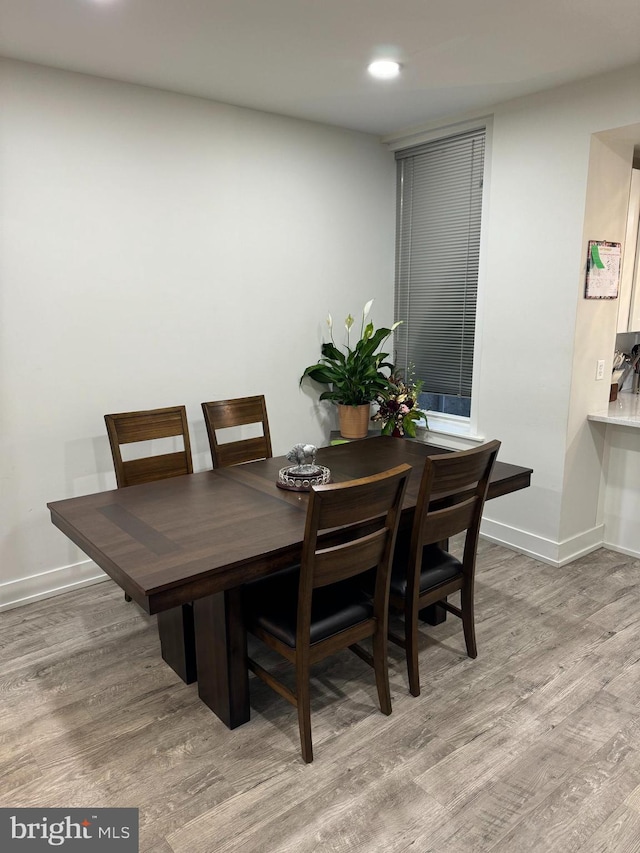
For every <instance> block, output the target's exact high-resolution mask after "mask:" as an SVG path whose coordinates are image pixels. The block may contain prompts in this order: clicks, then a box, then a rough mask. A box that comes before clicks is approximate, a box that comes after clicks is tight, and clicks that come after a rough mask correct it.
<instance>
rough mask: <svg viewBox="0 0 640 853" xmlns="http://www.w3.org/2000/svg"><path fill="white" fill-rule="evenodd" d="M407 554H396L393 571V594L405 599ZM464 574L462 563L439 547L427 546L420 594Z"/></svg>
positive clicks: (424, 553) (423, 557)
mask: <svg viewBox="0 0 640 853" xmlns="http://www.w3.org/2000/svg"><path fill="white" fill-rule="evenodd" d="M407 556H408V555H407V554H406V553H404V552H401V553H399V554H398V553H396V558H395V559H394V561H393V568H392V570H391V592H392V594H394V595H400V596H402V597H404V596H405V595H406V593H407ZM461 574H462V563H461V562H460V560H458V559H456V558H455V557H454V556H453V555H451V554H450V553H449V552H448V551H445V550H443V549H442V548H439V547H438V546H437V545H425V546H424V549H423V551H422V569H421V571H420V592H421V593H422V592H427V590H429V589H434V588H435V587H437V586H440V584H443V583H446V582H447V581H451V580H454V579H455V578H457V577H459V576H460V575H461Z"/></svg>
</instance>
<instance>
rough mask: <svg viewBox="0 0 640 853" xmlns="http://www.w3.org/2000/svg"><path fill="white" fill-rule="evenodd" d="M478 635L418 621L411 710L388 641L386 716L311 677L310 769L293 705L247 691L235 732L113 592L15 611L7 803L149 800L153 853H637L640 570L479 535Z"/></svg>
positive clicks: (7, 707) (144, 819)
mask: <svg viewBox="0 0 640 853" xmlns="http://www.w3.org/2000/svg"><path fill="white" fill-rule="evenodd" d="M477 621H478V624H477V632H478V649H479V656H478V658H477V660H475V661H472V660H469V659H468V658H467V657H466V656H465V654H464V643H463V638H462V631H461V625H460V623H459V621H458V620H457V619H455V618H452V617H449V619H448V620H447V622H446V624H444V625H440V626H437V627H435V628H432V627H428V626H425V627H424V629H423V631H422V651H421V655H420V669H421V673H420V677H421V683H422V695H421V696H420V697H419V698H412V697H411V696H410V695H409V693H408V688H407V678H406V672H405V665H404V659H403V657H402V654H403V653H402V651H401V650H400V649H398V648H397V647H394V646H391V647H390V652H389V654H390V664H391V687H392V699H393V714H392V715H391V716H390V717H384V716H383V715H382V714H380V712H379V711H378V710H377V704H376V690H375V684H374V679H373V672H372V670H370V669H369V668H368V667H367V666H366V664H364V663H363V662H362V661H360V660H359V659H358V658H356V657H355V656H353V655H351V654H350V653H349V652H345V653H343V654H341V655H337V656H336V657H334V658H331V659H329V660H328V661H326V662H325V663H324V665H320V666H319V667H318V668H317V670H316V671H315V678H314V680H313V686H312V724H313V737H314V752H315V761H314V763H313V764H311V765H309V766H305V765H304V764H303V763H302V760H301V758H300V753H299V741H298V728H297V721H296V716H295V711H294V709H293V708H291V707H290V706H289V705H288V704H287V703H286V702H284V701H283V700H282V699H280V698H279V697H278V696H277V695H276V694H275V693H273V692H271V691H270V690H269V689H268V688H267V687H266V686H265V685H263V684H262V683H261V682H259V681H258V680H257V679H253V678H252V680H251V690H252V693H251V697H252V698H251V707H252V719H251V722H250V723H248V724H247V725H245V726H242V727H241V728H239V729H236V730H235V731H233V732H230V731H228V730H227V729H226V728H225V727H224V725H223V724H222V723H221V722H219V721H218V720H217V718H215V717H214V716H213V715H212V714H211V712H210V711H209V710H208V709H207V708H206V707H205V706H204V705H202V704H201V703H200V701H199V700H198V696H197V689H196V686H195V685H191V686H185V685H184V684H183V683H182V682H181V681H180V680H179V679H178V678H177V676H176V675H175V674H174V673H173V672H172V671H171V670H170V669H169V668H168V667H167V666H166V665H165V664H164V663H163V662H162V660H161V658H160V654H159V643H158V639H157V633H156V630H155V624H154V620H153V619H152V618H150V617H148V616H146V615H144V614H143V613H142V612H141V611H140V610H139V609H138V608H137V607H136V606H135V605H134V604H127V603H125V601H124V599H123V596H122V592H121V590H120V589H118V587H116V586H115V585H114V584H112V583H111V582H110V581H109V582H107V583H102V584H98V585H96V586H93V587H89V588H86V589H83V590H80V591H77V592H74V593H69V594H67V595H64V596H59V597H57V598H54V599H49V600H48V601H43V602H39V603H36V604H32V605H29V606H27V607H23V608H19V609H16V610H13V611H9V612H6V613H4V614H2V615H1V616H0V623H1V626H2V628H1V631H0V649H1V651H0V805H2V806H14V807H21V806H60V807H72V806H78V807H80V806H85V807H86V806H94V807H101V806H135V807H139V809H140V824H141V837H140V842H141V843H140V849H141V851H149V853H152V852H153V853H236V851H238V853H240V851H242V853H311V851H314V853H324V851H326V853H329V851H332V853H339V851H362V853H382V851H384V853H401V851H402V852H404V851H413V853H429V851H435V850H438V851H440V850H443V851H447V853H498V852H499V853H520V851H540V853H542V852H543V851H544V853H551V851H558V853H572V851H576V852H577V851H580V853H596V851H616V853H631V851H640V717H639V711H640V562H639V561H636V560H633V559H631V558H626V557H623V556H621V555H619V554H615V553H613V552H610V551H606V550H600V551H597V552H595V553H594V554H591V555H589V556H587V557H584V558H583V559H581V560H578V561H577V562H574V563H572V564H571V565H569V566H567V567H565V568H563V569H554V568H551V567H549V566H546V565H543V564H541V563H538V562H536V561H535V560H533V559H530V558H528V557H524V556H521V555H517V554H514V553H513V552H511V551H508V550H506V549H504V548H500V547H498V546H495V545H491V544H488V543H486V542H482V543H481V546H480V553H479V565H478V580H477ZM262 659H264V655H262ZM267 660H268V662H269V663H271V659H267ZM277 666H278V667H282V666H283V664H280V663H278V664H277ZM284 666H286V665H284Z"/></svg>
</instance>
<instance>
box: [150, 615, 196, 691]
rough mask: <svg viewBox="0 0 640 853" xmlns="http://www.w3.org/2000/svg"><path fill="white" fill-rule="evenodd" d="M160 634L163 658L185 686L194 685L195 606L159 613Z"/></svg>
mask: <svg viewBox="0 0 640 853" xmlns="http://www.w3.org/2000/svg"><path fill="white" fill-rule="evenodd" d="M158 633H159V634H160V649H161V651H162V657H163V658H164V660H165V661H166V663H168V664H169V666H170V667H171V669H173V670H174V672H176V673H177V674H178V675H179V676H180V678H181V679H182V680H183V681H184V682H185V684H192V683H193V682H194V681H195V680H196V678H197V672H196V644H195V637H194V635H193V605H192V604H183V605H182V606H181V607H173V608H172V609H171V610H164V611H162V613H158Z"/></svg>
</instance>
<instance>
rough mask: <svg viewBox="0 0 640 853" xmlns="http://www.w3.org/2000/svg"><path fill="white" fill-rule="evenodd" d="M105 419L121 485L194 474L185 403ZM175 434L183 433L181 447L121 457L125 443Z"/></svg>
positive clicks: (106, 416) (110, 416) (105, 417)
mask: <svg viewBox="0 0 640 853" xmlns="http://www.w3.org/2000/svg"><path fill="white" fill-rule="evenodd" d="M104 420H105V424H106V425H107V434H108V436H109V444H110V445H111V455H112V456H113V465H114V468H115V470H116V482H117V484H118V488H123V487H124V486H137V485H139V484H140V483H149V482H151V481H153V480H164V479H165V478H166V477H177V476H179V475H180V474H192V473H193V463H192V461H191V444H190V441H189V427H188V425H187V413H186V410H185V407H184V406H171V407H169V408H166V409H148V410H146V411H142V412H121V413H120V414H115V415H105V416H104ZM172 436H182V441H183V449H182V450H179V451H173V452H171V453H162V454H156V455H154V456H145V457H142V458H139V459H130V460H127V461H125V460H123V458H122V452H121V450H120V446H121V445H123V444H131V443H134V442H140V441H152V440H153V439H160V438H171V437H172Z"/></svg>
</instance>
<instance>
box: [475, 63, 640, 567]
mask: <svg viewBox="0 0 640 853" xmlns="http://www.w3.org/2000/svg"><path fill="white" fill-rule="evenodd" d="M639 92H640V66H634V67H633V68H629V69H626V70H624V71H621V72H617V73H612V74H607V75H602V76H600V77H597V78H593V79H591V80H588V81H584V82H582V83H579V84H574V85H570V86H563V87H560V88H558V89H555V90H552V91H550V92H546V93H541V94H539V95H535V96H531V97H527V98H522V99H519V100H517V101H513V102H510V103H507V104H503V105H501V106H499V107H496V108H495V110H494V111H493V145H492V149H491V185H490V187H489V193H490V196H489V216H488V220H487V221H486V223H485V224H486V227H487V235H486V236H487V249H488V251H487V258H486V277H485V280H484V282H483V288H482V292H481V299H482V300H483V325H482V329H481V330H480V335H481V337H480V342H479V348H480V356H481V366H480V378H479V382H478V384H477V386H476V387H475V388H474V394H475V395H478V399H479V402H480V406H479V424H478V427H479V431H480V432H481V433H482V434H484V435H485V436H487V437H489V438H493V437H497V438H500V439H501V440H502V442H503V446H502V450H501V458H502V459H503V460H505V461H508V462H513V463H517V464H524V465H529V466H531V467H532V468H533V469H534V475H533V479H532V486H531V488H530V489H527V490H525V491H523V492H521V493H519V494H517V495H510V496H508V497H505V498H502V499H500V500H496V501H491V502H490V503H489V504H488V505H487V508H486V511H485V518H486V521H485V522H484V524H483V530H484V532H485V533H486V534H488V535H490V536H492V537H493V538H495V539H497V540H500V541H504V542H507V543H509V544H512V545H515V546H517V547H520V548H521V549H522V550H525V551H529V552H531V553H532V554H534V555H536V556H538V557H540V558H542V559H545V560H547V561H548V562H551V563H562V562H565V561H567V560H569V559H572V558H573V557H575V556H577V555H578V554H579V553H581V552H583V551H586V550H589V549H590V548H593V547H595V546H597V544H599V542H601V541H602V530H601V527H600V526H599V525H600V520H599V519H598V518H597V515H596V507H597V501H598V488H599V483H600V468H599V459H598V452H597V448H595V447H594V445H593V441H592V440H591V438H590V436H589V427H587V425H586V416H587V414H588V412H589V411H590V410H592V409H593V408H598V407H599V403H598V404H597V405H594V404H595V403H596V402H597V401H600V403H604V402H605V401H606V400H607V399H608V392H609V383H607V382H598V383H596V380H595V358H596V353H597V357H598V358H606V359H607V365H608V369H610V367H611V359H612V356H613V341H614V339H615V307H611V304H610V303H609V304H604V303H594V302H591V301H589V302H588V303H585V301H584V299H583V293H584V272H585V260H586V243H585V239H586V235H585V234H584V233H583V232H584V225H585V211H586V199H587V179H588V175H589V165H590V152H591V143H592V135H593V134H595V133H600V132H602V131H607V130H609V129H611V128H619V127H622V126H626V125H635V124H636V123H637V122H638V121H640V96H639ZM638 141H640V140H638ZM616 156H618V155H616ZM609 165H610V164H609ZM625 169H627V170H628V171H629V174H630V169H631V161H630V160H629V162H628V163H627V164H626V166H622V167H621V166H620V163H618V164H617V166H615V167H611V174H612V175H613V174H614V172H615V173H616V174H617V175H618V176H619V175H621V174H623V173H624V170H625ZM600 191H601V193H602V194H601V199H603V198H606V199H607V203H609V202H610V201H612V198H613V196H615V200H613V203H612V207H611V209H610V210H607V211H606V212H601V215H600V217H599V218H597V217H595V214H593V217H592V220H591V224H592V225H593V228H594V233H591V234H589V239H606V240H617V239H620V236H619V231H618V224H617V223H618V218H619V216H620V213H621V208H620V203H619V202H620V197H621V191H620V188H619V187H618V186H617V185H616V186H613V185H612V186H610V187H607V186H605V187H602V186H600ZM609 225H611V226H612V227H611V228H609ZM603 231H606V233H602V232H603ZM596 232H597V233H596ZM585 339H588V341H589V345H588V348H585V347H584V346H583V344H584V341H585ZM574 351H575V361H574ZM598 537H599V539H598Z"/></svg>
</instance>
